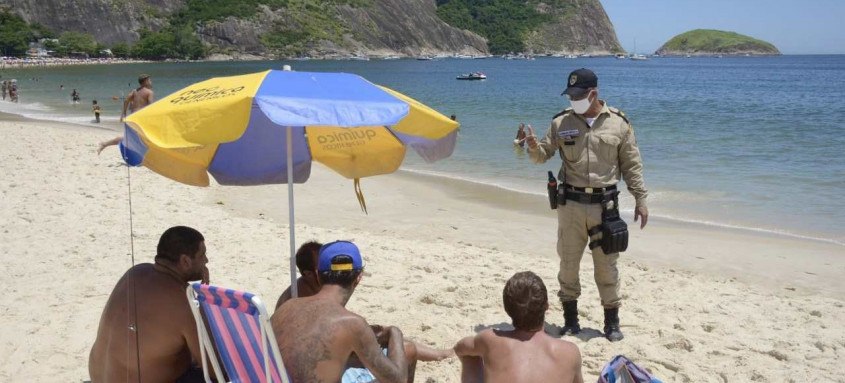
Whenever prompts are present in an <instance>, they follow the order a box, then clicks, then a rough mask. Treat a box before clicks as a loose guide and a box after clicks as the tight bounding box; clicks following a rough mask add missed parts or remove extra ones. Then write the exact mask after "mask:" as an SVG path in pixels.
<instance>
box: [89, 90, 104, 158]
mask: <svg viewBox="0 0 845 383" xmlns="http://www.w3.org/2000/svg"><path fill="white" fill-rule="evenodd" d="M91 110H93V111H94V119H95V120H96V121H97V123H98V124H99V123H100V106H99V105H97V100H94V101H93V106H92V107H91ZM100 151H102V149H100Z"/></svg>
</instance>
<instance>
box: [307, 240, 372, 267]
mask: <svg viewBox="0 0 845 383" xmlns="http://www.w3.org/2000/svg"><path fill="white" fill-rule="evenodd" d="M363 269H364V260H363V259H361V253H360V252H359V251H358V246H355V244H354V243H352V242H349V241H335V242H332V243H327V244H325V245H323V247H321V248H320V258H319V260H318V262H317V271H318V272H322V271H353V270H355V271H360V270H363Z"/></svg>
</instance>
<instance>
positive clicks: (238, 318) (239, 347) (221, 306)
mask: <svg viewBox="0 0 845 383" xmlns="http://www.w3.org/2000/svg"><path fill="white" fill-rule="evenodd" d="M187 295H188V302H189V303H190V304H191V311H193V313H194V319H195V320H196V323H197V333H198V334H199V341H200V355H201V356H202V370H203V374H204V375H205V381H206V382H209V383H210V382H211V379H210V378H209V374H208V360H210V361H211V365H212V367H213V368H214V373H215V374H216V376H217V380H218V381H220V382H222V381H224V379H223V378H222V377H223V376H224V375H223V371H222V370H221V369H220V362H221V361H222V362H223V366H224V367H225V370H226V374H227V375H225V376H228V377H229V380H227V382H232V383H241V382H242V383H274V382H275V383H280V382H281V383H290V381H289V378H288V375H287V371H285V366H284V364H283V362H282V356H281V354H280V353H279V346H278V344H277V343H276V338H275V337H274V336H273V330H272V328H271V327H270V316H269V315H268V314H267V309H266V308H264V304H263V303H262V302H261V299H260V298H258V297H257V296H255V295H253V294H250V293H246V292H243V291H235V290H228V289H224V288H221V287H215V286H209V285H202V284H199V283H194V284H191V285H189V286H188V288H187ZM203 318H204V319H205V321H203ZM206 323H208V328H206ZM209 329H210V330H211V331H210V332H209V331H208V330H209ZM215 350H217V352H219V354H220V355H219V360H218V355H217V353H215Z"/></svg>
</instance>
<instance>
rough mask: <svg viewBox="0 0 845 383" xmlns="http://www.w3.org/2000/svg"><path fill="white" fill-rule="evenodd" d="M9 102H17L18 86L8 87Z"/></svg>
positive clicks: (13, 84)
mask: <svg viewBox="0 0 845 383" xmlns="http://www.w3.org/2000/svg"><path fill="white" fill-rule="evenodd" d="M9 101H11V102H15V103H17V102H18V84H16V83H14V82H13V83H12V85H11V86H10V87H9Z"/></svg>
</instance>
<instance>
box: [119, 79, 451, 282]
mask: <svg viewBox="0 0 845 383" xmlns="http://www.w3.org/2000/svg"><path fill="white" fill-rule="evenodd" d="M457 128H458V123H457V122H455V121H453V120H451V119H449V118H448V117H446V116H444V115H442V114H440V113H438V112H437V111H435V110H433V109H431V108H429V107H427V106H425V105H423V104H421V103H419V102H417V101H415V100H413V99H411V98H410V97H408V96H405V95H403V94H401V93H399V92H396V91H394V90H391V89H388V88H385V87H382V86H378V85H375V84H372V83H370V82H369V81H367V80H365V79H364V78H362V77H360V76H357V75H353V74H347V73H310V72H291V71H276V70H270V71H265V72H260V73H253V74H247V75H240V76H231V77H218V78H212V79H209V80H206V81H202V82H199V83H195V84H193V85H190V86H188V87H186V88H184V89H181V90H178V91H176V92H174V93H172V94H170V95H168V96H167V97H165V98H163V99H161V100H158V101H156V102H155V103H153V104H151V105H149V106H147V107H145V108H143V109H141V110H140V111H138V112H136V113H134V114H132V115H130V116H129V117H128V118H127V119H126V123H125V134H124V138H123V140H122V141H121V145H120V147H121V153H122V155H123V158H124V160H125V161H126V163H127V164H129V165H132V166H140V165H143V166H145V167H147V168H149V169H151V170H153V171H154V172H156V173H158V174H161V175H163V176H165V177H167V178H170V179H172V180H174V181H177V182H181V183H184V184H188V185H195V186H208V185H209V174H210V175H211V176H212V177H214V179H215V180H216V181H217V182H218V183H219V184H221V185H263V184H282V183H287V184H288V206H289V214H288V215H289V226H290V253H291V256H290V268H291V290H292V292H293V293H294V296H296V295H295V294H296V263H295V259H294V253H295V250H296V247H295V246H296V245H295V231H294V209H293V206H294V204H293V184H294V183H303V182H305V181H307V180H308V177H309V175H310V173H311V162H312V160H316V161H318V162H320V163H322V164H324V165H326V166H327V167H329V168H331V169H333V170H334V171H336V172H337V173H339V174H341V175H342V176H344V177H346V178H350V179H353V180H355V181H354V185H355V191H356V194H357V195H358V200H359V203H360V204H361V207H362V209H363V210H364V211H365V212H366V204H365V201H364V199H363V195H362V194H361V190H360V184H359V179H360V178H362V177H367V176H374V175H379V174H387V173H392V172H394V171H396V170H397V169H398V168H399V166H400V165H401V164H402V161H403V160H404V158H405V153H406V149H407V148H409V147H410V148H412V149H413V150H414V151H415V152H417V153H418V154H419V155H420V156H421V157H422V158H423V159H425V160H426V161H428V162H433V161H436V160H439V159H443V158H446V157H448V156H450V155H451V154H452V151H453V150H454V148H455V141H456V138H457Z"/></svg>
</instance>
